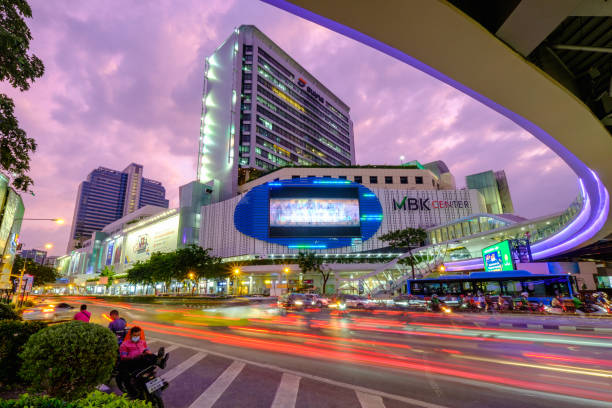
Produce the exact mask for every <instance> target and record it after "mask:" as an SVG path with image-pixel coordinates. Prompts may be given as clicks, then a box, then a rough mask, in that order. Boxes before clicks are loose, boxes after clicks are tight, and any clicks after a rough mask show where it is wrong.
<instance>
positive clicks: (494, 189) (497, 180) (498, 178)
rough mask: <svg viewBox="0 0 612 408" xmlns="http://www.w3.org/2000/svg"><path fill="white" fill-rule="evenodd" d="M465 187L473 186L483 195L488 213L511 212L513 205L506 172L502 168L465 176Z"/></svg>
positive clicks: (512, 211)
mask: <svg viewBox="0 0 612 408" xmlns="http://www.w3.org/2000/svg"><path fill="white" fill-rule="evenodd" d="M465 182H466V184H467V188H473V189H476V190H478V191H480V193H481V194H482V195H483V197H484V199H485V204H486V206H487V212H488V213H490V214H512V213H514V206H513V205H512V198H511V197H510V189H509V187H508V180H507V179H506V173H505V172H504V171H503V170H500V171H496V172H493V171H491V170H489V171H485V172H482V173H477V174H471V175H469V176H466V178H465Z"/></svg>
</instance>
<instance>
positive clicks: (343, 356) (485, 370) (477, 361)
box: [127, 310, 605, 398]
mask: <svg viewBox="0 0 612 408" xmlns="http://www.w3.org/2000/svg"><path fill="white" fill-rule="evenodd" d="M127 313H129V314H135V313H137V314H139V315H140V314H141V313H140V311H138V310H130V311H128V312H127ZM149 314H150V315H155V312H154V311H153V312H149ZM134 317H140V316H134ZM330 320H331V319H330ZM334 320H338V318H336V319H334ZM144 323H145V326H146V322H144ZM150 323H151V322H150ZM315 324H320V322H315ZM179 326H181V325H180V324H179ZM186 326H188V325H186ZM149 329H150V330H153V331H156V330H157V329H160V327H159V326H158V327H155V326H154V325H152V326H150V327H148V328H147V330H149ZM167 329H168V327H166V328H162V331H167ZM244 329H247V328H245V327H242V328H236V327H234V328H232V329H231V330H241V331H244ZM170 330H174V331H175V332H176V331H177V330H179V329H178V328H176V329H172V328H171V329H170ZM196 330H197V329H196ZM214 330H215V331H219V330H223V329H220V328H216V329H214ZM308 330H310V329H308ZM157 331H158V332H159V330H157ZM207 331H208V332H209V333H205V336H199V337H204V338H199V340H205V341H206V340H208V341H210V340H211V338H210V336H211V335H214V334H213V333H210V330H207ZM188 333H194V332H193V331H189V332H188ZM195 333H198V332H195ZM157 334H158V333H156V335H157ZM200 334H203V332H200ZM250 334H251V335H252V333H250ZM359 334H361V333H359ZM175 335H176V333H175ZM257 335H259V336H261V332H259V333H257ZM354 335H355V332H354V331H350V332H347V333H343V336H347V337H352V336H354ZM179 336H180V337H189V336H185V335H184V334H181V335H179ZM206 336H209V337H208V338H207V337H206ZM240 336H241V338H235V337H225V338H224V340H226V341H225V342H223V341H222V342H218V343H217V344H216V345H217V346H219V345H220V346H221V347H222V348H223V349H222V350H221V351H225V352H227V351H228V350H227V349H226V348H227V347H228V344H224V343H232V344H233V346H234V347H232V350H230V352H233V353H234V354H235V353H236V352H237V351H239V350H236V349H235V347H239V348H245V349H249V348H251V349H252V348H253V342H252V341H248V340H247V339H245V337H247V336H245V334H244V333H241V335H240ZM284 336H285V337H287V334H284ZM269 337H270V338H269V340H272V337H273V336H269ZM365 337H366V338H368V337H373V336H372V333H366V336H365ZM386 337H387V340H388V338H389V337H390V336H388V335H387V336H386ZM432 337H433V338H432V339H428V340H427V341H426V342H420V343H421V344H420V345H421V346H422V347H425V349H416V350H418V351H415V352H418V353H421V354H422V359H423V361H424V362H425V363H427V362H428V361H429V359H430V357H431V356H433V357H434V359H435V363H434V365H433V366H432V367H429V366H428V365H423V364H420V365H418V364H417V365H415V362H414V361H409V364H408V365H406V364H407V363H406V361H403V363H404V364H403V366H404V367H405V368H407V367H409V368H411V369H412V370H416V371H420V372H421V373H425V374H426V375H427V376H428V377H429V379H428V384H429V385H430V386H431V387H433V388H432V389H433V390H434V391H436V392H437V393H440V392H441V391H440V390H445V389H447V388H448V386H445V387H439V386H438V387H435V386H432V385H431V377H432V376H433V375H449V374H450V375H451V376H455V377H457V378H465V377H466V375H465V374H466V373H461V372H457V371H456V370H455V371H448V370H446V369H448V367H444V366H442V367H441V366H440V352H445V351H444V350H450V353H451V357H454V358H455V359H457V358H461V359H465V360H467V361H465V362H463V363H462V364H459V365H458V366H457V364H455V363H453V365H454V368H455V369H456V368H459V370H463V371H466V372H467V373H474V372H477V373H479V376H478V377H475V376H471V377H473V378H472V379H474V378H476V379H478V380H479V381H480V380H482V381H493V382H498V383H500V378H497V377H495V376H494V374H495V373H496V372H499V371H500V370H502V371H505V370H507V367H503V366H502V367H496V365H497V364H498V362H499V360H503V359H504V358H506V356H503V355H499V354H496V353H498V352H499V351H501V350H504V349H501V350H499V349H498V350H491V349H490V348H487V347H485V348H484V349H483V348H482V346H481V345H479V346H478V347H480V350H479V353H478V354H477V355H462V356H461V357H457V354H454V352H456V351H457V350H456V348H457V347H455V349H452V348H448V347H451V346H452V344H454V345H455V346H457V343H459V345H460V346H461V347H467V348H472V347H473V346H474V345H473V344H472V343H474V341H466V340H464V341H452V342H450V341H448V340H444V337H443V336H442V337H440V336H437V335H435V336H432ZM285 340H286V338H285ZM455 340H457V339H455ZM394 341H396V342H397V341H399V342H402V341H404V342H405V341H406V339H400V340H398V339H394ZM411 342H412V344H414V340H411ZM311 343H312V342H311ZM423 343H424V344H423ZM451 343H452V344H451ZM476 343H477V344H479V343H480V342H478V341H476ZM278 346H279V347H281V348H282V347H283V346H284V347H285V348H287V347H289V345H288V344H287V343H286V342H284V343H281V344H278ZM307 346H313V344H309V345H307ZM314 346H316V347H317V348H318V349H319V354H318V355H316V356H314V358H321V357H324V354H327V357H328V358H329V357H330V354H329V353H324V352H323V350H325V348H326V347H324V346H322V345H321V344H316V345H314ZM433 346H443V347H444V346H446V347H447V348H446V349H436V348H434V347H433ZM327 348H329V347H327ZM427 348H429V349H427ZM337 349H338V350H336V351H334V352H335V353H339V354H333V355H332V356H333V358H336V359H338V358H339V359H340V361H341V362H343V363H347V364H353V363H355V361H353V360H355V357H363V355H361V354H363V353H360V352H359V350H357V351H356V350H354V349H348V347H347V346H346V345H343V344H340V345H337ZM391 350H392V353H389V354H388V355H387V356H386V357H393V358H395V359H401V358H404V359H405V356H403V355H400V354H398V353H397V351H396V350H395V348H393V347H392V348H391ZM287 351H288V349H285V350H283V351H280V352H281V353H283V354H287ZM301 351H302V352H310V351H311V350H308V349H302V350H301ZM385 351H388V350H385ZM529 351H530V352H531V353H535V354H534V355H537V353H538V352H539V353H540V355H537V357H539V358H542V357H541V356H542V354H541V350H535V351H534V350H533V349H530V350H529ZM483 352H485V353H486V352H489V356H483V354H484V353H483ZM581 352H584V350H581ZM259 353H261V354H262V357H263V360H264V361H269V360H271V359H273V360H275V361H276V364H278V365H283V364H285V367H287V368H289V369H291V368H292V366H293V365H294V364H297V366H300V367H302V366H304V364H305V361H296V362H291V363H289V364H288V365H287V364H286V363H287V361H285V360H286V358H287V356H286V355H285V356H283V357H281V358H280V359H279V355H278V353H272V355H270V354H269V353H268V352H266V351H265V350H264V351H262V350H260V351H259ZM259 353H257V354H259ZM561 353H563V351H561ZM252 354H253V352H252V350H251V351H249V352H248V353H247V354H246V356H244V357H243V358H247V357H248V356H249V355H252ZM347 354H348V355H349V356H350V358H347ZM559 355H561V356H563V354H552V357H551V356H550V355H547V356H545V357H546V358H558V356H559ZM301 357H302V356H298V359H301ZM312 357H313V356H312V355H309V358H312ZM368 357H371V355H370V356H368ZM592 360H594V359H592ZM364 362H365V363H366V364H370V365H376V364H380V363H382V364H390V361H386V360H384V359H383V360H382V361H381V360H376V359H371V358H370V359H365V361H361V363H362V364H363V363H364ZM398 365H399V366H402V364H397V362H396V363H395V364H392V363H391V367H393V366H395V368H394V369H397V366H398ZM512 365H513V366H514V367H520V372H521V376H519V378H518V379H515V380H518V382H517V381H514V382H512V384H514V385H515V386H524V385H526V384H523V382H522V379H523V378H524V377H525V374H526V371H530V370H536V371H538V370H537V369H536V368H535V367H530V366H527V365H526V364H525V363H522V362H521V363H520V365H517V364H512ZM491 367H493V375H492V373H491V372H490V371H491ZM378 368H380V367H378ZM511 368H513V367H511ZM318 369H321V367H319V368H318ZM385 369H389V367H385ZM353 370H354V368H351V369H350V370H349V371H351V372H352V371H353ZM553 371H555V372H553V373H552V374H550V373H549V374H545V375H546V376H547V377H546V380H547V383H548V384H550V383H551V379H553V380H554V381H553V383H555V384H560V383H561V382H562V381H563V380H565V381H566V382H567V380H569V382H570V383H571V382H573V381H574V380H575V381H576V382H579V381H581V380H580V379H574V378H571V376H572V375H579V374H580V373H579V372H577V373H574V372H572V371H568V370H567V369H564V370H562V371H559V370H558V369H555V370H553ZM559 372H560V373H563V376H559V375H557V376H555V375H554V374H559ZM340 374H341V375H346V373H340ZM404 374H405V373H404ZM461 374H464V375H461ZM541 374H542V373H540V372H528V373H527V375H528V377H527V378H532V379H534V378H537V379H538V380H539V379H540V377H541ZM600 374H601V373H600ZM604 374H605V373H604ZM507 376H508V375H507V373H506V377H507ZM468 377H470V376H468ZM501 380H504V379H501ZM505 380H507V378H506V379H505ZM598 380H599V379H595V380H591V382H590V384H595V385H597V384H599V385H601V384H602V383H601V382H598ZM507 382H508V381H501V383H507ZM536 382H537V381H536ZM582 382H583V383H584V380H582ZM538 384H539V383H538ZM426 385H427V384H426ZM527 385H532V386H531V387H528V388H531V389H533V388H534V386H533V385H534V384H527ZM538 386H539V389H541V390H547V391H550V390H551V389H550V387H546V386H545V385H538ZM411 388H412V387H411ZM417 388H418V389H422V387H421V386H419V387H417ZM535 388H537V387H535ZM583 391H584V390H580V389H578V390H574V389H571V393H573V394H574V395H581V396H593V395H596V394H593V393H588V392H587V393H585V392H583ZM587 391H588V390H587ZM388 392H391V391H388ZM604 398H605V397H604Z"/></svg>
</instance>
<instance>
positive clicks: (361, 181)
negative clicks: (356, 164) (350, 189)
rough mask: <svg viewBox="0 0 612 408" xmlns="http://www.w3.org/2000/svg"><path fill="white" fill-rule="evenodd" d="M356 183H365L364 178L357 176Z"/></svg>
mask: <svg viewBox="0 0 612 408" xmlns="http://www.w3.org/2000/svg"><path fill="white" fill-rule="evenodd" d="M355 183H359V184H361V183H363V177H361V176H355Z"/></svg>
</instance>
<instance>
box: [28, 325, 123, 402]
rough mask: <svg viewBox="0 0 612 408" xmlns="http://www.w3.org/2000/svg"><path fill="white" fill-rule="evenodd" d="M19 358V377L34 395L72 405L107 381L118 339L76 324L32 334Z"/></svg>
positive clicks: (102, 330) (99, 329)
mask: <svg viewBox="0 0 612 408" xmlns="http://www.w3.org/2000/svg"><path fill="white" fill-rule="evenodd" d="M20 356H21V358H22V359H23V365H22V367H21V371H20V374H21V376H22V378H23V379H24V380H26V381H29V382H30V383H31V384H32V390H33V391H44V392H45V393H46V394H48V395H49V396H52V397H60V398H64V399H66V400H69V401H71V400H74V399H77V398H80V397H82V396H84V395H85V394H86V393H87V392H89V391H93V389H94V387H95V386H96V385H98V384H102V383H104V382H105V381H107V380H108V379H109V378H110V375H111V371H112V370H113V366H114V365H115V362H116V360H117V339H116V338H115V336H114V335H113V333H112V332H111V331H110V330H108V329H107V328H105V327H102V326H100V325H97V324H92V323H84V322H80V321H77V320H75V321H71V322H68V323H62V324H58V325H53V326H49V327H47V328H46V329H43V330H41V331H39V332H38V333H36V334H34V335H33V336H32V337H30V339H29V340H28V342H27V343H26V345H25V348H24V350H23V352H22V353H21V354H20Z"/></svg>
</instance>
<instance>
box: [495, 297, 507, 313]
mask: <svg viewBox="0 0 612 408" xmlns="http://www.w3.org/2000/svg"><path fill="white" fill-rule="evenodd" d="M505 305H506V301H505V300H504V297H503V296H502V295H499V296H497V310H499V311H500V312H501V311H502V310H504V307H505Z"/></svg>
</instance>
